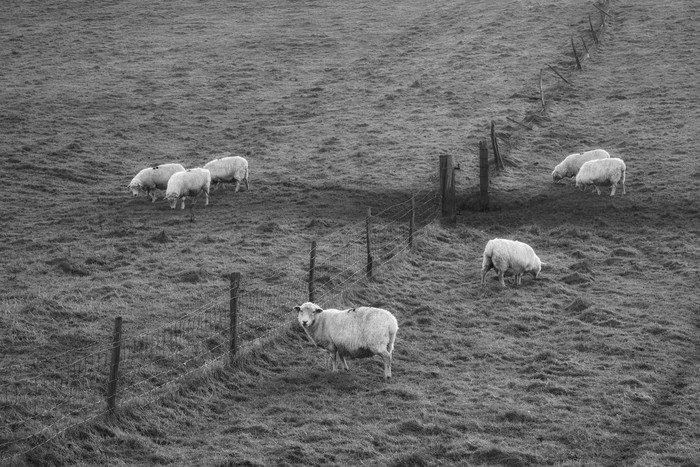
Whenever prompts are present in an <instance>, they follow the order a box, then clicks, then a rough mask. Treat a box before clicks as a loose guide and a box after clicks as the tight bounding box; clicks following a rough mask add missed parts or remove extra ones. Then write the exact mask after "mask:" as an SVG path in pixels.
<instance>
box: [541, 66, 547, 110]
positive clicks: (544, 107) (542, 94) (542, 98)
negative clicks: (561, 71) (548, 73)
mask: <svg viewBox="0 0 700 467" xmlns="http://www.w3.org/2000/svg"><path fill="white" fill-rule="evenodd" d="M542 72H544V68H540V101H541V102H542V109H546V108H547V106H546V105H545V104H544V90H543V89H542Z"/></svg>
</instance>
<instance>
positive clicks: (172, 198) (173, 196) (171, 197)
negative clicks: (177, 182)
mask: <svg viewBox="0 0 700 467" xmlns="http://www.w3.org/2000/svg"><path fill="white" fill-rule="evenodd" d="M179 199H180V197H179V196H178V195H177V193H168V194H166V195H165V200H167V201H168V203H170V209H175V208H176V207H177V201H178V200H179Z"/></svg>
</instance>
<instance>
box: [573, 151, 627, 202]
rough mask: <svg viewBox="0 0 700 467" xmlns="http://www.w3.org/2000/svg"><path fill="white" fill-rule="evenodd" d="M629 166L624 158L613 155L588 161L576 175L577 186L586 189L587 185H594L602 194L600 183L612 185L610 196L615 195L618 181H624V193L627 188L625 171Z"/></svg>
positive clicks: (597, 191)
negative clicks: (608, 157)
mask: <svg viewBox="0 0 700 467" xmlns="http://www.w3.org/2000/svg"><path fill="white" fill-rule="evenodd" d="M626 171H627V167H626V166H625V162H624V161H623V160H622V159H618V158H617V157H613V158H610V159H600V160H593V161H588V162H586V163H585V164H583V165H582V166H581V170H579V172H578V175H576V188H579V189H581V190H585V189H586V186H587V185H593V188H595V191H596V193H598V194H599V195H600V188H598V185H606V186H607V185H612V190H610V196H614V195H615V192H616V191H617V183H618V182H619V181H622V194H623V195H624V194H626V193H627V190H625V172H626Z"/></svg>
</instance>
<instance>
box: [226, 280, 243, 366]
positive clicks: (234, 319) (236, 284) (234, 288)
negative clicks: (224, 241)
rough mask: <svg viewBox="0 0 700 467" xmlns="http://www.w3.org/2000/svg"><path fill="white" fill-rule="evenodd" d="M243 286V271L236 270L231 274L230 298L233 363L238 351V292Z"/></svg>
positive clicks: (231, 355)
mask: <svg viewBox="0 0 700 467" xmlns="http://www.w3.org/2000/svg"><path fill="white" fill-rule="evenodd" d="M240 286H241V273H240V272H234V273H233V274H231V289H230V294H231V295H230V299H229V309H230V310H229V311H230V314H231V320H230V322H229V334H230V335H231V343H230V347H229V350H230V359H231V363H233V361H234V360H235V358H236V354H237V353H238V292H239V288H240Z"/></svg>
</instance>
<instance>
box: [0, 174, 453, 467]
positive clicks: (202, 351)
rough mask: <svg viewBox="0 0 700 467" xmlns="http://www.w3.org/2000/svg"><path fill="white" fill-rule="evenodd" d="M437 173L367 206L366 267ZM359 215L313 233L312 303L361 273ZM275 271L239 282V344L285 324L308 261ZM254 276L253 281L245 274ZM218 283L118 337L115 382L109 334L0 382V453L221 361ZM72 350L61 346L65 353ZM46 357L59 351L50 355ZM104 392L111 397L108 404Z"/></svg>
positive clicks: (12, 454) (401, 228) (28, 446)
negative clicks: (173, 312)
mask: <svg viewBox="0 0 700 467" xmlns="http://www.w3.org/2000/svg"><path fill="white" fill-rule="evenodd" d="M436 182H437V176H433V177H430V179H429V183H428V188H425V189H423V190H421V191H418V192H416V193H414V194H413V195H411V196H407V199H406V200H404V201H400V202H398V203H395V204H393V205H391V206H387V207H384V208H381V210H378V211H377V213H372V219H371V223H370V224H371V228H370V232H369V239H370V242H371V244H372V254H373V256H374V257H376V260H375V263H374V273H375V274H383V273H385V272H386V271H385V270H386V267H387V265H388V264H389V263H390V262H391V261H392V260H393V259H394V258H396V257H398V256H399V255H400V254H401V253H403V252H405V251H407V250H408V237H409V220H410V218H411V217H413V218H414V219H415V226H412V227H413V235H414V236H415V235H417V234H418V233H419V232H420V231H421V230H422V228H423V227H425V225H427V224H429V223H430V222H432V221H433V220H435V219H436V218H437V217H438V215H439V203H440V199H439V195H438V190H437V186H435V185H436ZM366 223H367V219H364V220H362V221H358V222H355V223H353V224H350V225H346V226H344V227H343V228H341V229H338V230H336V231H334V232H331V233H329V234H328V235H326V236H324V237H322V238H320V239H317V243H318V251H317V262H316V264H315V268H314V270H315V274H316V278H315V286H316V294H317V297H318V301H319V303H325V302H329V301H330V300H332V299H336V298H337V297H339V296H340V295H341V294H342V293H343V292H344V291H347V290H349V289H350V288H352V287H353V286H355V285H356V284H358V283H360V282H362V281H366V280H367V277H366V274H365V272H366V261H367V260H366V252H365V251H364V249H365V245H366V241H367V237H368V236H367V232H366ZM281 270H282V271H283V272H284V274H282V275H281V276H280V275H279V274H277V275H276V276H275V277H270V278H263V279H262V283H263V284H266V285H265V286H264V287H258V288H251V287H250V286H248V287H246V285H247V284H246V283H245V281H244V284H242V287H241V290H240V291H239V292H238V302H239V303H238V308H239V310H241V313H240V317H239V320H238V328H237V337H238V340H239V342H240V345H239V349H238V350H239V352H240V353H241V354H245V353H246V352H249V351H251V350H252V349H254V348H256V347H259V346H261V345H262V344H263V343H264V342H266V341H267V340H268V339H272V338H275V337H276V336H278V335H280V334H281V333H284V332H286V330H288V329H289V326H290V324H291V323H292V322H293V321H294V318H295V315H294V314H293V313H291V310H292V308H293V306H294V305H296V304H299V303H302V302H304V301H307V299H308V294H307V291H308V278H309V275H308V274H309V265H308V264H306V265H298V264H291V263H290V264H287V265H286V266H283V267H282V268H281ZM251 285H252V284H251ZM230 292H231V286H229V287H223V288H222V289H221V292H220V293H217V294H216V295H215V296H214V297H213V298H212V300H211V301H210V302H208V303H205V304H203V305H202V306H200V307H198V308H196V309H194V310H190V311H187V312H185V313H184V314H182V315H180V316H179V317H177V318H174V319H172V320H170V321H168V322H167V323H163V324H161V325H159V326H157V327H155V328H151V329H147V330H143V331H140V332H138V333H136V334H133V335H130V334H129V330H128V329H127V328H126V327H125V328H124V329H123V330H122V334H121V338H120V339H119V353H120V355H119V359H118V364H119V367H118V384H116V386H115V388H114V389H113V391H114V392H113V396H112V393H111V392H110V391H108V381H109V379H110V378H109V374H110V370H111V367H112V361H111V359H110V356H111V351H112V347H113V344H112V343H111V342H110V343H105V344H104V345H91V346H87V347H83V348H81V349H80V350H81V351H85V350H88V351H89V353H87V354H86V355H83V356H81V357H79V358H76V359H73V360H72V361H70V362H68V363H66V364H62V365H61V364H59V365H57V366H56V368H55V369H53V370H52V371H49V372H44V373H42V374H40V375H37V376H32V377H24V378H20V379H18V380H13V381H3V382H0V410H2V411H3V414H4V415H5V419H6V423H5V425H4V426H2V427H0V439H2V440H3V441H2V442H0V461H9V460H10V459H15V460H17V459H18V458H19V457H18V456H22V455H24V454H26V453H27V452H29V451H31V450H32V449H35V448H37V447H39V446H42V445H44V444H46V443H47V442H49V441H50V440H52V439H54V438H56V437H57V436H59V435H60V434H62V433H64V432H65V431H66V430H68V429H70V428H72V427H75V426H77V425H80V424H81V423H84V422H86V421H89V420H94V419H96V418H98V417H101V416H105V415H109V413H110V409H111V408H112V407H119V406H123V405H125V404H130V403H139V402H143V401H146V400H151V399H154V398H157V397H158V395H159V394H161V393H162V390H163V389H164V388H167V387H170V386H171V385H172V384H174V382H177V381H181V380H182V379H183V378H185V377H187V376H188V375H191V374H193V373H195V372H197V371H200V370H203V369H206V368H209V367H211V366H212V365H214V364H216V363H219V362H222V361H224V357H226V356H227V355H228V354H229V351H230V348H229V342H230V339H231V336H230V331H229V318H230V317H229V306H228V305H229V298H230ZM70 354H71V352H64V353H62V354H60V356H61V357H65V356H69V355H70ZM51 361H57V359H56V358H52V359H51ZM108 397H113V400H112V403H113V404H114V405H111V404H112V403H110V405H108V404H107V399H108Z"/></svg>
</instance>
